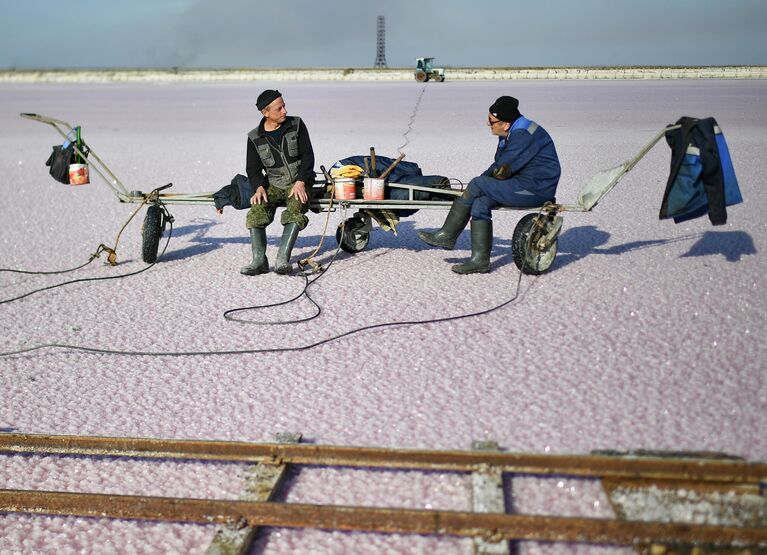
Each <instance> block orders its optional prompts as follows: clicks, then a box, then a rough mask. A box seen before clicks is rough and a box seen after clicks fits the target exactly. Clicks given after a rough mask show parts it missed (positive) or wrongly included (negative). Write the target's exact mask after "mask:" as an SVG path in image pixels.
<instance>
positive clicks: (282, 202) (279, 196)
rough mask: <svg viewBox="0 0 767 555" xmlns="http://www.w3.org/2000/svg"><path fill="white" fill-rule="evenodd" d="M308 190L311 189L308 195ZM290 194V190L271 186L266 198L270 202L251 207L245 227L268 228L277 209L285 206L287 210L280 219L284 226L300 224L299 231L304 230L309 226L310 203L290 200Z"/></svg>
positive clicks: (292, 198)
mask: <svg viewBox="0 0 767 555" xmlns="http://www.w3.org/2000/svg"><path fill="white" fill-rule="evenodd" d="M308 189H309V187H307V193H308ZM289 193H290V189H279V188H277V187H273V186H271V185H269V188H268V189H267V190H266V196H267V197H268V198H269V200H268V201H266V202H262V203H261V204H254V205H253V206H251V207H250V210H248V215H247V216H246V217H245V227H247V228H248V229H250V228H253V227H267V226H268V225H269V224H270V223H272V222H273V221H274V214H275V213H276V212H277V208H278V207H280V206H284V207H285V210H284V211H283V212H282V217H281V218H280V221H281V223H282V225H288V224H298V229H304V228H305V227H306V226H307V225H308V224H309V218H307V217H306V212H307V211H308V210H309V203H308V202H305V203H304V202H301V201H300V200H298V199H297V198H295V197H290V198H288V194H289Z"/></svg>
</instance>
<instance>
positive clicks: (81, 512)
mask: <svg viewBox="0 0 767 555" xmlns="http://www.w3.org/2000/svg"><path fill="white" fill-rule="evenodd" d="M0 512H14V513H32V514H46V515H73V516H80V517H98V518H103V517H109V518H121V519H140V520H153V521H176V522H194V523H204V524H210V523H231V522H237V521H241V520H244V521H246V522H247V523H248V524H250V525H252V526H273V527H286V528H318V529H326V530H344V531H364V532H385V533H400V534H438V535H451V536H463V537H484V538H488V539H491V540H494V541H498V540H500V539H504V538H505V539H509V540H513V539H516V540H533V541H558V542H585V543H590V544H614V545H638V544H648V543H653V542H665V543H684V544H727V545H732V544H738V545H767V529H765V528H739V527H731V526H730V527H728V526H701V525H692V524H676V523H663V522H628V521H618V520H604V519H588V518H571V517H551V516H531V515H506V514H493V513H470V512H457V511H427V510H413V509H390V508H371V507H344V506H333V505H306V504H294V503H271V502H250V501H224V500H207V499H175V498H166V497H146V496H127V495H126V496H122V495H103V494H92V493H64V492H47V491H25V490H0Z"/></svg>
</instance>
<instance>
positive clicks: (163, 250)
mask: <svg viewBox="0 0 767 555" xmlns="http://www.w3.org/2000/svg"><path fill="white" fill-rule="evenodd" d="M168 223H169V224H170V229H169V231H168V239H167V241H165V247H163V249H162V253H160V256H162V255H163V254H165V250H166V249H167V248H168V244H169V243H170V238H171V236H172V235H173V222H172V221H169V222H168ZM95 256H96V255H93V256H92V257H91V260H89V261H88V262H87V263H86V264H83V266H85V265H87V264H89V263H90V262H91V261H92V260H93V258H94V257H95ZM158 259H159V257H158ZM155 264H157V261H154V262H152V263H151V264H148V265H147V266H145V267H144V268H141V269H140V270H137V271H135V272H129V273H127V274H120V275H117V276H102V277H92V278H79V279H73V280H70V281H65V282H62V283H57V284H55V285H49V286H48V287H41V288H40V289H35V290H34V291H30V292H29V293H25V294H23V295H19V296H18V297H13V298H11V299H5V300H2V301H0V305H3V304H8V303H11V302H13V301H18V300H19V299H24V298H26V297H29V296H31V295H34V294H35V293H40V292H42V291H49V290H51V289H56V288H58V287H64V286H65V285H71V284H73V283H82V282H86V281H106V280H109V279H119V278H125V277H130V276H135V275H138V274H140V273H142V272H146V271H147V270H148V269H149V268H151V267H152V266H154V265H155ZM83 266H81V267H83Z"/></svg>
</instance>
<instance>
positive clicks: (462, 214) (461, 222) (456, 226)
mask: <svg viewBox="0 0 767 555" xmlns="http://www.w3.org/2000/svg"><path fill="white" fill-rule="evenodd" d="M470 213H471V207H470V206H466V205H465V204H464V203H462V202H460V201H458V200H454V201H453V205H452V206H451V207H450V212H448V213H447V218H445V223H444V224H442V228H441V229H439V230H437V231H419V232H418V237H420V238H421V241H423V242H424V243H428V244H430V245H431V246H433V247H440V248H442V249H445V250H449V251H451V250H453V247H455V242H456V240H458V236H459V235H460V234H461V232H462V231H463V228H465V227H466V224H467V223H469V218H470V217H471V214H470Z"/></svg>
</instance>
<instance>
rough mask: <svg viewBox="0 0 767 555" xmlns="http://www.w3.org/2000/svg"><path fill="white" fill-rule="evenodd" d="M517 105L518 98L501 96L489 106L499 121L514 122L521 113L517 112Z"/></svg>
mask: <svg viewBox="0 0 767 555" xmlns="http://www.w3.org/2000/svg"><path fill="white" fill-rule="evenodd" d="M518 107H519V100H517V99H516V98H514V97H513V96H502V97H500V98H499V99H498V100H496V101H495V103H493V105H492V106H490V113H491V114H493V115H494V116H495V117H497V118H498V119H499V120H501V121H505V122H507V123H514V122H515V121H516V120H517V118H518V117H519V116H521V115H522V114H520V113H519V110H518V109H517V108H518Z"/></svg>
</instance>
